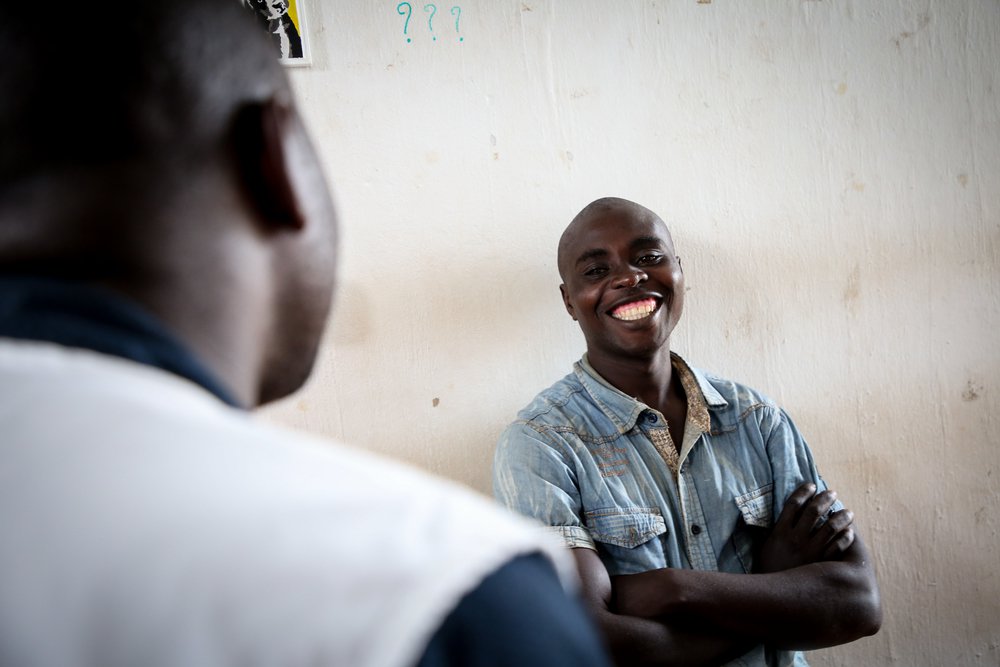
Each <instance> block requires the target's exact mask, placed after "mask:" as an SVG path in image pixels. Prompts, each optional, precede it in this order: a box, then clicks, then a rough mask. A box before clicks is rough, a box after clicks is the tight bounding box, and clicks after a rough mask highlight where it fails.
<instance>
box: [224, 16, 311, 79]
mask: <svg viewBox="0 0 1000 667" xmlns="http://www.w3.org/2000/svg"><path fill="white" fill-rule="evenodd" d="M239 3H240V4H241V5H243V7H245V8H246V9H247V10H249V11H252V12H253V13H254V16H255V17H256V19H257V22H258V23H259V24H260V27H261V29H262V30H264V31H266V32H267V33H268V34H269V35H270V36H271V39H273V40H274V45H275V47H277V49H278V53H279V54H280V56H281V62H282V63H284V64H285V65H309V64H310V56H309V40H308V38H307V35H306V29H305V25H306V7H305V6H304V5H306V4H307V3H308V0H239Z"/></svg>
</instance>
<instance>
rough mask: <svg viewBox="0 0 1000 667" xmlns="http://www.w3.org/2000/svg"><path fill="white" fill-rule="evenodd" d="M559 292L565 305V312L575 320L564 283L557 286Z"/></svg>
mask: <svg viewBox="0 0 1000 667" xmlns="http://www.w3.org/2000/svg"><path fill="white" fill-rule="evenodd" d="M559 293H560V294H562V300H563V305H564V306H566V312H567V313H569V316H570V317H572V318H573V321H574V322H575V321H576V311H575V310H574V309H573V304H571V303H570V302H569V292H567V291H566V285H565V284H563V285H560V286H559Z"/></svg>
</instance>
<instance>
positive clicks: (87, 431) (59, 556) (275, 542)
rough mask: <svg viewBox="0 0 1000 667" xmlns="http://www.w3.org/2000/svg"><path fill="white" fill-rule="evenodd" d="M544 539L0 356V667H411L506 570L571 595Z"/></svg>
mask: <svg viewBox="0 0 1000 667" xmlns="http://www.w3.org/2000/svg"><path fill="white" fill-rule="evenodd" d="M549 539H550V538H548V537H547V536H546V535H545V534H544V533H543V532H542V531H540V530H539V529H537V528H536V527H535V526H534V525H532V524H530V523H527V522H526V521H525V520H522V519H519V518H517V517H514V516H512V515H509V514H506V513H504V512H502V511H500V510H498V509H496V508H495V507H494V506H493V505H492V504H491V503H489V502H488V501H487V500H485V499H483V498H481V497H480V496H478V495H477V494H474V493H473V492H471V491H469V490H467V489H464V488H463V487H460V486H458V485H456V484H452V483H448V482H445V481H442V480H439V479H434V478H431V477H430V476H428V475H425V474H422V473H420V472H418V471H416V470H413V469H410V468H407V467H405V466H402V465H400V464H397V463H393V462H390V461H387V460H384V459H381V458H378V457H375V456H373V455H371V454H368V453H365V452H362V451H359V450H356V449H351V448H348V447H345V446H342V445H339V444H333V443H330V442H325V441H320V440H315V439H311V438H308V437H305V436H303V435H300V434H295V433H292V432H288V431H283V430H280V429H276V428H273V427H269V426H265V425H262V424H260V423H258V422H256V421H254V419H253V418H252V417H251V416H250V415H248V414H246V413H243V412H241V411H239V410H235V409H232V408H229V407H227V406H225V405H224V404H222V403H221V402H220V401H218V400H217V399H216V398H215V397H213V396H212V395H211V394H209V393H208V392H206V391H205V390H203V389H202V388H200V387H199V386H197V385H195V384H193V383H190V382H188V381H186V380H183V379H181V378H178V377H175V376H173V375H171V374H168V373H166V372H164V371H160V370H157V369H154V368H149V367H146V366H142V365H139V364H135V363H132V362H128V361H124V360H120V359H117V358H113V357H108V356H104V355H101V354H97V353H94V352H89V351H85V350H74V349H67V348H63V347H60V346H57V345H51V344H46V343H32V342H17V341H10V340H0V664H3V665H44V666H48V665H52V666H56V665H58V666H60V667H62V666H65V665H74V666H79V667H86V666H90V665H93V666H94V667H98V666H100V667H116V666H119V665H122V666H124V665H143V666H145V667H156V666H160V665H185V666H198V665H258V664H259V665H313V664H336V665H345V666H350V667H365V666H366V665H369V666H372V667H391V666H393V665H407V664H412V663H414V662H416V661H417V659H418V658H419V657H420V655H421V654H422V652H423V650H424V648H425V646H426V644H427V642H428V640H429V639H430V637H431V636H432V634H433V633H434V631H435V629H436V628H437V627H438V626H439V625H440V623H441V622H442V621H443V619H444V618H445V617H446V616H447V614H448V613H449V612H450V611H451V610H452V609H453V608H454V606H455V605H456V604H457V603H458V601H459V600H460V599H461V598H462V596H464V595H465V594H466V593H468V592H469V591H471V590H472V589H473V588H475V587H476V586H477V585H478V584H479V583H480V582H481V581H482V579H483V578H484V577H485V576H486V575H488V574H490V573H491V572H493V571H494V570H496V569H497V568H498V567H500V566H501V565H502V564H504V563H505V562H507V561H509V560H510V559H511V558H513V557H515V556H517V555H520V554H525V553H531V552H537V551H541V552H543V553H545V554H546V555H548V556H549V557H550V558H551V559H552V560H553V562H554V563H555V565H556V566H557V569H558V570H559V571H560V573H561V575H562V577H563V580H564V584H565V585H567V586H572V585H573V582H574V580H573V577H574V575H573V574H572V568H571V565H570V563H568V562H567V560H566V559H567V555H566V554H565V552H564V550H563V549H562V548H561V546H560V545H559V544H558V543H556V542H554V541H549Z"/></svg>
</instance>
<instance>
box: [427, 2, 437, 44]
mask: <svg viewBox="0 0 1000 667" xmlns="http://www.w3.org/2000/svg"><path fill="white" fill-rule="evenodd" d="M424 11H425V12H430V13H431V15H430V16H428V17H427V27H428V28H430V29H431V37H433V38H434V41H435V42H436V41H437V36H436V35H435V34H434V15H435V14H437V11H438V8H437V5H424Z"/></svg>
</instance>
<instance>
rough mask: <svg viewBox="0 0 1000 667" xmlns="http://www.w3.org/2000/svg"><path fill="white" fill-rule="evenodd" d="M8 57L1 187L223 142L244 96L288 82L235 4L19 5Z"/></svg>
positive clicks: (3, 80) (1, 43) (1, 46)
mask: <svg viewBox="0 0 1000 667" xmlns="http://www.w3.org/2000/svg"><path fill="white" fill-rule="evenodd" d="M0 60H2V62H5V63H7V64H6V65H5V66H4V67H3V68H0V91H2V95H0V136H2V137H3V138H4V139H3V142H0V191H5V190H8V189H9V188H10V187H12V186H14V185H16V184H18V183H19V182H20V181H23V180H24V179H30V178H32V177H33V176H35V175H36V174H38V173H39V172H40V171H45V172H47V173H50V174H51V173H52V172H53V171H54V170H56V169H58V168H66V169H69V170H72V169H74V168H81V167H82V168H90V167H92V166H100V165H101V164H107V163H113V162H116V161H128V160H134V159H137V158H143V157H152V158H155V157H156V156H157V155H158V154H159V153H169V154H171V155H174V156H176V154H177V153H178V151H179V150H180V149H181V148H183V147H187V148H188V149H190V150H192V151H194V150H197V149H198V148H199V147H205V143H206V142H208V143H213V142H214V143H217V142H218V133H219V132H220V131H221V130H222V129H223V128H224V127H225V126H226V123H227V122H228V115H229V114H231V113H232V110H233V108H234V107H235V105H236V104H237V103H239V102H240V101H243V100H246V99H263V98H264V97H265V96H267V95H268V94H272V93H273V92H274V91H275V90H276V89H284V88H286V86H287V84H286V82H285V79H284V75H283V72H282V71H281V68H280V66H279V65H278V64H277V63H276V57H275V52H274V50H273V47H272V46H271V44H270V42H269V41H268V40H267V38H266V36H264V35H261V34H260V33H259V31H258V30H256V29H255V26H254V25H253V21H252V20H251V18H250V17H248V16H247V12H246V11H245V10H242V9H241V8H240V7H239V5H238V3H236V2H235V0H169V1H167V0H155V1H151V0H135V1H134V2H129V3H125V4H123V5H121V6H115V7H113V8H112V7H107V8H104V9H103V10H102V11H100V12H99V13H95V9H94V5H93V3H84V2H72V3H70V2H67V3H57V4H55V5H52V6H45V8H44V10H42V9H41V8H40V7H39V6H38V5H37V4H35V3H29V2H19V3H9V6H7V7H5V9H4V18H3V21H2V22H0ZM12 63H17V65H16V66H12ZM167 148H169V149H170V150H169V151H168V150H165V149H167Z"/></svg>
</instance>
